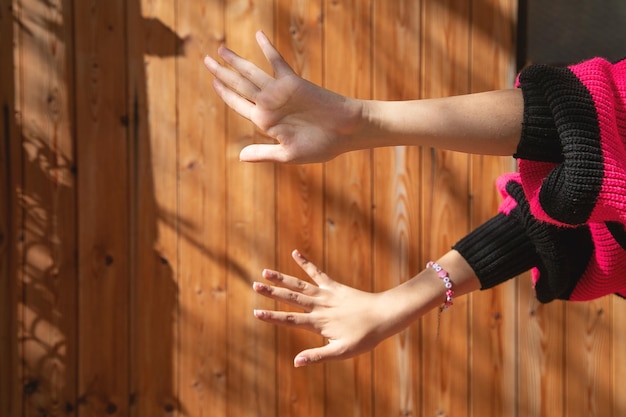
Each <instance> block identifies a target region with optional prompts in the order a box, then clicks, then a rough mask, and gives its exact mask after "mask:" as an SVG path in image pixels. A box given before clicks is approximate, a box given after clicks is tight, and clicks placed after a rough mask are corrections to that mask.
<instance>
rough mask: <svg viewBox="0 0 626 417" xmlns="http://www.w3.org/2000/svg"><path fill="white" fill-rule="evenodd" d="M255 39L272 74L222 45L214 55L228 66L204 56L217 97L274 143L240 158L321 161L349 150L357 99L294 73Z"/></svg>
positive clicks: (251, 147) (357, 112)
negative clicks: (273, 74)
mask: <svg viewBox="0 0 626 417" xmlns="http://www.w3.org/2000/svg"><path fill="white" fill-rule="evenodd" d="M256 38H257V42H258V44H259V46H260V47H261V50H262V51H263V54H264V55H265V57H266V58H267V60H268V61H269V62H270V64H271V66H272V69H273V71H274V73H275V77H272V76H270V75H269V74H267V73H266V72H264V71H263V70H261V69H260V68H258V67H257V66H256V65H254V64H252V63H251V62H249V61H247V60H245V59H243V58H241V57H240V56H238V55H237V54H235V53H234V52H233V51H231V50H230V49H228V48H226V47H224V46H222V47H220V48H219V49H218V54H219V56H221V57H222V59H223V60H224V61H225V62H226V63H227V64H228V65H229V66H230V68H227V67H226V66H223V65H220V64H219V63H218V62H217V61H215V60H214V59H213V58H211V57H208V56H207V57H206V58H205V60H204V63H205V65H206V66H207V68H208V69H209V71H210V72H211V73H212V74H213V75H214V76H215V80H214V82H213V86H214V88H215V91H216V92H217V94H218V95H219V96H220V97H221V98H222V100H224V102H225V103H226V104H227V105H228V106H229V107H231V108H232V109H233V110H235V111H236V112H237V113H239V114H240V115H241V116H243V117H245V118H246V119H248V120H250V121H252V122H253V123H254V124H255V125H256V126H257V127H259V128H260V129H261V130H262V131H263V132H264V133H265V134H267V135H268V136H270V137H272V138H274V139H275V140H276V141H277V144H253V145H249V146H247V147H245V148H244V149H243V150H242V151H241V154H240V159H241V160H242V161H249V162H260V161H271V162H292V163H309V162H324V161H327V160H329V159H332V158H334V157H335V156H337V155H339V154H340V153H343V152H346V151H348V150H350V149H349V145H348V142H349V141H348V140H347V139H348V138H349V136H350V135H351V134H353V133H355V131H356V129H357V125H358V121H359V118H360V117H361V115H362V108H361V104H360V103H361V102H360V101H359V100H354V99H349V98H347V97H344V96H341V95H338V94H335V93H333V92H331V91H329V90H326V89H324V88H321V87H319V86H317V85H314V84H312V83H310V82H308V81H306V80H304V79H303V78H301V77H299V76H298V75H297V74H296V73H295V72H294V70H293V69H292V68H291V67H290V66H289V65H288V64H287V63H286V62H285V60H284V59H283V58H282V56H281V55H280V53H279V52H278V51H277V50H276V49H275V48H274V46H273V45H272V44H271V43H270V41H269V39H268V38H267V37H266V36H265V35H264V34H263V33H262V32H258V33H257V35H256Z"/></svg>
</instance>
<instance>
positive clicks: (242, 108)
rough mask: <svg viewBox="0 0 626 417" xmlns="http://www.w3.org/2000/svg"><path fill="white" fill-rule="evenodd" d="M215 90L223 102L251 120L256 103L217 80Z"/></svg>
mask: <svg viewBox="0 0 626 417" xmlns="http://www.w3.org/2000/svg"><path fill="white" fill-rule="evenodd" d="M213 88H214V89H215V92H216V93H217V95H218V96H219V97H220V98H221V99H222V100H224V103H226V105H227V106H228V107H230V108H231V109H233V110H234V111H236V112H237V113H239V114H240V115H241V116H243V117H245V118H246V119H248V120H250V117H251V116H250V115H251V114H252V109H253V107H254V103H252V102H250V101H248V100H246V99H245V98H243V97H242V96H240V95H239V94H237V93H235V92H234V91H233V90H231V89H230V88H228V87H226V86H225V85H224V84H222V82H221V81H220V80H218V79H217V78H216V79H215V80H213Z"/></svg>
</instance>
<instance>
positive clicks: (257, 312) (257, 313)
mask: <svg viewBox="0 0 626 417" xmlns="http://www.w3.org/2000/svg"><path fill="white" fill-rule="evenodd" d="M253 313H254V317H256V318H257V319H262V318H263V316H264V315H265V313H264V311H263V310H254V311H253Z"/></svg>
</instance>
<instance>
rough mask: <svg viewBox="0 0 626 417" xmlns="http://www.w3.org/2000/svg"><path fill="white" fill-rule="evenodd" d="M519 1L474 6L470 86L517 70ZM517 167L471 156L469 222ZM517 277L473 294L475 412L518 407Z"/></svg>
mask: <svg viewBox="0 0 626 417" xmlns="http://www.w3.org/2000/svg"><path fill="white" fill-rule="evenodd" d="M516 13H517V9H516V7H515V5H514V4H513V3H512V2H510V1H507V0H504V1H502V0H482V1H479V2H473V3H472V10H471V33H470V42H471V54H470V68H471V70H470V72H469V73H470V89H471V92H480V91H489V90H497V89H503V88H510V87H511V86H512V85H513V81H514V70H515V61H514V57H515V39H514V38H513V35H514V33H515V24H514V22H515V21H516V20H517V19H516V18H517V16H516ZM513 170H515V164H514V160H513V158H512V157H510V156H509V157H492V156H482V155H471V156H470V194H471V196H472V198H471V200H470V219H469V220H470V228H472V229H473V228H475V227H478V226H479V225H481V224H482V223H483V222H485V221H487V220H488V219H489V218H491V217H493V216H494V215H495V214H496V213H497V210H498V205H499V203H500V201H501V197H500V194H499V192H498V191H497V190H496V188H495V183H496V179H497V177H498V176H499V175H501V174H503V173H505V172H510V171H513ZM515 289H516V285H515V281H513V280H512V281H509V282H508V283H505V284H502V285H500V286H498V287H496V288H494V289H492V290H490V291H484V292H483V291H480V292H476V293H474V294H472V295H471V297H470V330H469V331H470V335H469V336H470V341H469V343H470V349H471V350H470V357H469V359H470V362H469V367H470V369H469V377H470V381H469V385H470V404H469V407H470V411H469V414H470V415H473V416H493V417H496V416H513V415H515V413H516V407H515V403H516V399H515V394H516V381H517V368H516V361H515V357H516V355H517V352H518V350H517V343H516V337H515V331H516V320H517V296H516V292H515Z"/></svg>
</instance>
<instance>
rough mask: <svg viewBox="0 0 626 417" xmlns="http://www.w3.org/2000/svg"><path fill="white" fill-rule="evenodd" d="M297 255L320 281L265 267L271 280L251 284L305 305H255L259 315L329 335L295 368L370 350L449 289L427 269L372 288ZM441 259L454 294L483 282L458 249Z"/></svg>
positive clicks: (269, 294) (303, 354)
mask: <svg viewBox="0 0 626 417" xmlns="http://www.w3.org/2000/svg"><path fill="white" fill-rule="evenodd" d="M293 258H294V260H295V261H296V263H297V264H298V265H299V266H300V267H302V269H303V270H304V271H305V272H306V273H307V274H308V275H309V277H311V279H312V280H313V281H314V282H315V284H317V285H314V284H311V283H309V282H306V281H302V280H300V279H298V278H296V277H292V276H289V275H284V274H281V273H280V272H277V271H270V270H265V271H263V277H264V278H265V279H267V280H268V281H269V282H270V283H271V284H273V285H267V284H263V283H258V282H257V283H254V285H253V288H254V290H255V291H256V292H257V293H259V294H261V295H264V296H266V297H269V298H272V299H274V300H277V301H280V302H282V303H286V304H290V305H292V306H295V307H297V308H300V309H302V310H303V312H302V313H294V312H285V311H268V310H255V312H254V315H255V316H256V317H257V318H258V319H260V320H263V321H266V322H269V323H273V324H279V325H283V326H288V327H294V328H301V329H305V330H308V331H311V332H314V333H317V334H320V335H321V336H323V337H324V338H326V339H327V340H328V344H327V345H325V346H321V347H316V348H311V349H307V350H305V351H303V352H300V353H299V354H298V355H297V356H296V358H295V359H294V365H295V366H296V367H299V366H305V365H310V364H313V363H320V362H326V361H329V360H336V359H346V358H350V357H353V356H356V355H358V354H360V353H364V352H367V351H369V350H371V349H373V348H374V347H375V346H376V345H377V344H379V343H380V342H381V341H383V340H384V339H386V338H388V337H390V336H392V335H394V334H396V333H398V332H400V331H402V330H403V329H404V328H406V327H408V326H409V325H410V324H411V323H413V322H414V321H415V320H417V319H418V318H419V317H421V316H423V315H424V314H426V313H427V312H428V311H430V310H432V309H434V308H436V307H438V306H440V305H441V304H443V302H444V301H445V292H446V288H445V287H444V285H443V284H442V282H441V280H440V279H439V278H438V276H437V274H436V273H435V272H434V271H433V270H432V269H425V270H424V271H422V272H420V273H419V274H417V275H416V276H415V277H413V278H411V279H410V280H408V281H406V282H404V283H403V284H401V285H399V286H397V287H394V288H391V289H389V290H387V291H384V292H380V293H369V292H364V291H360V290H357V289H354V288H351V287H348V286H346V285H342V284H340V283H338V282H336V281H334V280H332V279H331V278H330V277H328V276H327V275H326V274H325V273H324V272H322V271H320V270H319V269H318V268H317V267H316V266H315V265H313V264H312V263H311V262H310V261H308V260H307V259H305V258H304V257H303V256H302V255H301V254H300V253H299V252H298V251H294V252H293ZM437 262H438V263H439V264H440V265H442V266H443V267H444V268H445V269H446V270H447V271H448V272H449V274H450V278H451V280H452V282H453V283H454V286H453V289H454V293H455V297H459V296H461V295H463V294H467V293H469V292H471V291H474V290H477V289H478V288H479V287H480V283H479V281H478V279H477V278H476V276H475V274H474V272H473V271H472V269H471V267H470V266H469V265H468V264H467V262H465V260H464V259H463V257H461V255H460V254H459V253H458V252H456V251H450V252H448V253H447V254H446V255H444V256H443V257H442V258H440V259H439V260H438V261H437Z"/></svg>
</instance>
